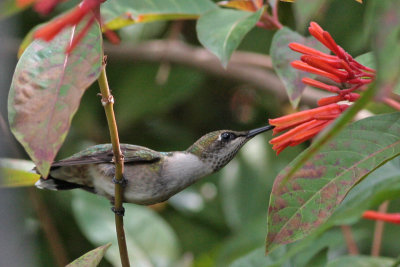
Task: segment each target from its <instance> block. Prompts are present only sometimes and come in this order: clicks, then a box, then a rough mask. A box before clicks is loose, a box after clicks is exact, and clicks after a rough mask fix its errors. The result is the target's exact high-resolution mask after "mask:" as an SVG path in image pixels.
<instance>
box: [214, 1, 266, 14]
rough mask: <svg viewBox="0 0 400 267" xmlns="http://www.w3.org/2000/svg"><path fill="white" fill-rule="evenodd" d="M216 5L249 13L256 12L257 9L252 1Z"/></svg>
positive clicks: (223, 2)
mask: <svg viewBox="0 0 400 267" xmlns="http://www.w3.org/2000/svg"><path fill="white" fill-rule="evenodd" d="M218 5H219V6H223V7H231V8H235V9H239V10H243V11H250V12H254V11H257V9H258V8H259V7H257V6H256V5H255V4H254V3H253V1H252V0H233V1H221V2H218Z"/></svg>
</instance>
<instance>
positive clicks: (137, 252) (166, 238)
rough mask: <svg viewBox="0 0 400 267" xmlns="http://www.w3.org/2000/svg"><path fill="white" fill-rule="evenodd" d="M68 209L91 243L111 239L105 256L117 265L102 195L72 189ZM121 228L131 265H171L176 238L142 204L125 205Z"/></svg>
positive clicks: (112, 230) (110, 216)
mask: <svg viewBox="0 0 400 267" xmlns="http://www.w3.org/2000/svg"><path fill="white" fill-rule="evenodd" d="M74 193H75V194H74V198H73V201H72V208H73V213H74V215H75V218H76V220H77V222H78V225H79V226H80V228H81V230H82V232H83V233H84V235H85V236H86V237H87V238H88V239H89V240H90V241H91V242H92V243H93V244H94V245H97V246H98V245H101V244H104V243H108V242H111V243H112V244H113V246H112V247H110V249H109V250H108V251H107V253H106V255H105V257H106V258H107V260H109V261H110V262H111V263H112V264H113V265H115V266H119V265H120V262H121V260H120V257H119V251H118V244H117V239H116V233H115V222H114V214H113V213H112V212H111V210H110V204H109V202H108V201H107V200H105V199H103V198H102V197H99V196H96V195H93V194H88V193H87V192H84V191H75V192H74ZM124 207H125V217H124V228H125V235H126V243H127V248H128V251H129V258H130V262H131V265H132V266H174V264H173V263H174V261H176V260H177V257H178V253H179V246H178V240H177V237H176V236H175V233H174V232H173V230H172V229H171V228H170V226H169V225H168V224H166V223H165V221H164V220H163V219H162V218H161V217H160V216H159V215H158V214H157V213H155V212H154V211H152V210H151V209H150V208H148V207H145V206H139V205H134V204H126V205H125V206H124Z"/></svg>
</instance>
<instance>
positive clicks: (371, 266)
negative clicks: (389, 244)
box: [326, 255, 394, 267]
mask: <svg viewBox="0 0 400 267" xmlns="http://www.w3.org/2000/svg"><path fill="white" fill-rule="evenodd" d="M393 263H394V260H393V259H390V258H384V257H371V256H363V255H360V256H343V257H341V258H338V259H335V260H333V261H330V262H328V264H327V265H326V267H343V266H351V267H392V266H393Z"/></svg>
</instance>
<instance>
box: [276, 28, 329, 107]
mask: <svg viewBox="0 0 400 267" xmlns="http://www.w3.org/2000/svg"><path fill="white" fill-rule="evenodd" d="M294 42H295V43H300V44H303V45H306V46H309V47H312V48H315V49H317V50H320V51H322V52H328V49H326V48H325V47H323V46H322V45H321V44H320V43H318V42H317V41H316V40H315V39H313V38H305V37H303V36H301V35H299V34H298V33H296V32H294V31H292V30H291V29H289V28H286V27H283V28H282V29H280V30H279V31H278V32H276V33H275V35H274V38H273V39H272V44H271V51H270V54H271V58H272V64H273V66H274V69H275V71H276V73H277V74H278V76H279V78H280V79H281V81H282V82H283V84H284V85H285V88H286V92H287V94H288V96H289V100H290V103H291V104H292V106H293V107H297V105H298V104H299V101H300V99H301V94H302V93H303V91H304V88H305V84H304V83H303V82H302V81H301V79H302V78H304V77H307V76H308V77H310V76H311V75H310V74H307V73H306V72H304V71H299V70H295V69H293V68H292V66H291V65H290V63H291V62H292V61H295V60H298V59H300V56H301V54H299V53H297V52H294V51H292V50H291V49H290V48H289V47H288V45H289V44H290V43H294Z"/></svg>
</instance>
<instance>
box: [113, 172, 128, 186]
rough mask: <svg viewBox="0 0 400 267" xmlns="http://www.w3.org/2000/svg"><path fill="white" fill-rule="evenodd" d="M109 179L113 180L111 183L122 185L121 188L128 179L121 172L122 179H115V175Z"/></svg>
mask: <svg viewBox="0 0 400 267" xmlns="http://www.w3.org/2000/svg"><path fill="white" fill-rule="evenodd" d="M111 181H112V182H113V184H120V185H122V187H123V188H125V187H126V184H127V183H128V181H127V180H126V179H125V176H124V175H123V174H122V179H121V180H117V179H115V176H114V177H113V178H112V180H111Z"/></svg>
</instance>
